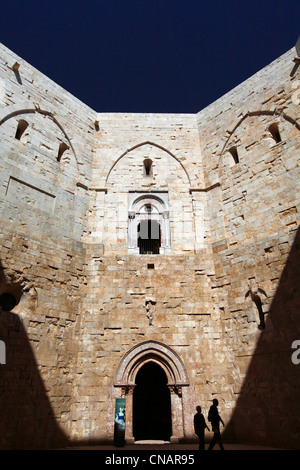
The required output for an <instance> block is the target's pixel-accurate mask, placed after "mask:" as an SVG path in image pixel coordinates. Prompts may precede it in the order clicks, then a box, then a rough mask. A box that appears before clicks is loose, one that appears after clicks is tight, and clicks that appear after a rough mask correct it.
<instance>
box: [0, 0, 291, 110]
mask: <svg viewBox="0 0 300 470" xmlns="http://www.w3.org/2000/svg"><path fill="white" fill-rule="evenodd" d="M299 18H300V1H299V0H285V1H276V0H272V1H271V0H248V1H241V0H239V1H237V0H228V1H218V0H215V1H214V0H211V1H208V0H85V1H83V0H81V1H78V0H72V1H71V0H7V1H3V2H2V5H1V17H0V40H1V42H2V43H3V44H4V45H6V46H7V47H8V48H9V49H11V50H13V51H14V52H16V53H17V54H18V55H20V56H21V57H22V58H23V59H25V60H27V61H28V62H29V63H30V64H31V65H33V66H34V67H36V68H37V69H38V70H40V71H41V72H43V73H44V74H45V75H47V76H48V77H49V78H51V79H52V80H54V81H55V82H56V83H57V84H59V85H60V86H62V87H63V88H65V89H66V90H68V91H69V92H70V93H72V94H73V95H75V96H76V97H77V98H79V99H80V100H82V101H83V102H85V103H86V104H87V105H89V106H90V107H91V108H93V109H94V110H95V111H98V112H150V113H151V112H153V113H155V112H158V113H165V112H167V113H194V112H198V111H200V110H201V109H202V108H204V107H205V106H207V105H208V104H210V103H211V102H213V101H215V100H216V99H217V98H219V97H220V96H222V95H223V94H224V93H226V92H227V91H229V90H230V89H232V88H233V87H234V86H236V85H238V84H239V83H240V82H242V81H243V80H245V79H247V78H248V77H250V76H251V75H253V74H254V73H255V72H257V71H258V70H260V69H261V68H263V67H264V66H265V65H267V64H269V63H270V62H272V61H273V60H274V59H276V58H277V57H278V56H280V55H281V54H283V53H284V52H286V51H287V50H288V49H290V48H291V47H293V46H294V45H295V43H296V41H297V39H298V37H299V35H300V27H299V25H300V21H299Z"/></svg>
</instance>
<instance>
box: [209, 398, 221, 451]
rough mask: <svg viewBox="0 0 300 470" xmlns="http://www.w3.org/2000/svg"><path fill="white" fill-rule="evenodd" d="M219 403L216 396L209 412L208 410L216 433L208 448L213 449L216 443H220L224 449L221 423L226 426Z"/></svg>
mask: <svg viewBox="0 0 300 470" xmlns="http://www.w3.org/2000/svg"><path fill="white" fill-rule="evenodd" d="M218 404H219V402H218V400H217V399H216V398H214V399H213V404H212V405H211V407H210V409H209V412H208V421H210V422H211V426H212V431H213V433H214V435H213V438H212V440H211V441H210V444H209V447H208V450H212V449H213V448H214V445H215V444H216V443H218V444H219V447H220V449H221V450H224V447H223V442H222V437H221V433H220V423H222V424H223V426H224V423H223V420H222V418H221V416H220V415H219V411H218Z"/></svg>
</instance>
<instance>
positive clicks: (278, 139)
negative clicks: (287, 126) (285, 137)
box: [269, 123, 281, 144]
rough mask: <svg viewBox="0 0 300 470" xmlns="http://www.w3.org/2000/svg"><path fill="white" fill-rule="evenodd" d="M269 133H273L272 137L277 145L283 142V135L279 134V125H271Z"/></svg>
mask: <svg viewBox="0 0 300 470" xmlns="http://www.w3.org/2000/svg"><path fill="white" fill-rule="evenodd" d="M269 131H270V132H271V135H272V137H273V139H274V140H275V142H276V144H278V143H279V142H281V135H280V132H279V128H278V124H276V123H273V124H271V125H270V127H269Z"/></svg>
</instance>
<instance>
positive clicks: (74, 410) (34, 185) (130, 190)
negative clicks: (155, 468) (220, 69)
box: [0, 45, 300, 449]
mask: <svg viewBox="0 0 300 470" xmlns="http://www.w3.org/2000/svg"><path fill="white" fill-rule="evenodd" d="M0 50H1V61H0V72H1V75H0V76H1V79H0V97H1V111H0V139H1V162H0V204H1V221H2V223H1V226H0V250H1V251H0V258H1V259H0V262H1V274H0V301H1V295H2V294H5V293H9V294H10V295H12V296H13V298H14V299H15V303H16V305H15V306H14V307H13V308H12V309H10V311H5V310H4V308H3V305H2V309H1V311H0V312H1V313H0V340H1V341H4V343H5V346H6V357H7V361H6V364H0V368H1V371H0V372H1V375H0V394H1V403H2V404H4V403H5V410H4V411H2V412H1V415H2V416H3V419H1V421H0V422H1V424H0V431H1V432H0V436H1V437H0V447H1V448H5V449H6V448H21V447H25V448H29V447H42V448H45V447H53V446H61V445H64V443H65V442H87V443H89V442H97V441H101V440H112V439H113V426H114V411H115V408H114V406H115V399H116V398H120V397H126V400H127V402H126V406H127V415H126V422H127V427H126V438H127V439H128V442H130V441H131V440H132V438H133V414H132V410H133V407H134V402H133V394H134V387H135V380H136V377H137V373H138V371H139V370H140V369H141V368H142V367H143V365H144V364H146V363H147V362H148V361H154V362H156V363H157V364H159V365H160V366H161V368H162V369H163V370H164V371H165V374H166V377H167V380H168V384H167V386H168V387H169V391H170V397H171V408H172V426H173V428H172V439H173V440H174V441H175V442H176V441H177V440H180V439H193V438H194V437H195V436H194V434H193V432H194V430H193V414H194V412H195V406H196V405H197V404H200V405H201V406H202V409H203V412H204V413H205V414H207V412H208V409H209V406H210V400H212V398H214V397H217V398H218V399H219V403H220V412H221V415H222V417H223V420H224V422H225V424H226V429H225V436H226V437H228V439H240V440H243V441H247V442H256V443H260V444H266V445H277V446H281V447H282V446H284V447H295V448H299V442H300V440H299V437H300V436H299V433H300V421H299V403H300V387H299V374H300V365H297V364H294V363H293V362H292V360H291V355H292V352H293V350H292V349H291V346H292V343H293V341H295V340H300V322H299V315H298V313H299V307H300V299H299V288H298V283H299V274H300V273H299V241H298V238H299V235H298V227H299V211H300V208H299V189H300V188H299V185H300V178H299V166H300V165H299V147H300V139H299V131H300V122H299V100H298V98H297V96H298V94H299V93H298V90H299V87H300V80H299V69H297V68H296V69H295V64H294V63H293V58H294V56H295V51H294V49H291V50H290V51H288V52H287V53H286V54H284V55H283V56H281V57H280V58H278V59H277V60H275V61H274V62H273V63H271V64H270V65H268V66H267V67H265V68H264V69H263V70H261V71H259V72H258V73H257V74H256V75H254V76H253V77H250V78H249V79H248V80H247V81H245V82H244V83H242V84H240V85H239V86H238V87H236V88H235V89H234V90H232V91H230V92H229V93H227V94H226V95H225V96H223V97H222V98H220V99H219V100H217V101H216V102H215V103H212V104H211V105H210V106H208V107H207V108H205V109H204V110H202V111H200V112H199V113H198V114H197V115H192V114H190V115H182V114H178V115H173V114H159V115H157V114H130V113H128V114H126V113H121V114H118V113H105V114H103V113H97V112H95V111H94V110H92V109H90V108H89V107H87V106H85V105H84V104H83V103H81V102H80V101H79V100H77V99H76V98H75V97H73V96H72V95H70V94H69V93H68V92H66V91H65V90H63V89H62V88H60V87H59V86H58V85H56V84H55V83H53V82H52V81H51V80H50V79H48V78H47V77H45V76H44V75H43V74H42V73H40V72H39V71H37V70H36V69H34V68H33V67H31V66H30V65H29V64H27V63H26V62H25V61H23V60H22V59H21V58H20V57H18V56H16V55H15V54H14V53H13V52H11V51H9V50H8V49H7V48H6V47H4V46H3V45H1V46H0ZM15 62H18V64H20V66H19V68H18V73H19V77H18V79H17V77H16V74H15V72H14V71H13V70H12V66H13V64H14V63H15ZM24 121H26V123H25V124H24ZM95 123H97V125H95ZM26 124H27V126H26ZM17 130H18V134H17V135H16V132H17ZM22 132H23V133H22ZM278 132H279V136H278ZM145 162H146V163H145ZM149 162H150V163H149ZM145 220H151V221H155V222H156V223H157V224H159V227H160V231H161V239H160V241H159V243H160V247H159V250H158V251H159V254H147V248H145V250H146V254H139V249H140V248H139V245H138V244H139V239H138V236H139V233H138V230H139V227H141V224H142V222H143V221H145ZM151 246H152V245H151ZM153 246H154V245H153ZM153 246H152V248H153ZM150 248H151V247H150ZM152 248H151V249H152ZM151 249H150V251H151ZM121 372H122V373H121Z"/></svg>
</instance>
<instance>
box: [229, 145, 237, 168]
mask: <svg viewBox="0 0 300 470" xmlns="http://www.w3.org/2000/svg"><path fill="white" fill-rule="evenodd" d="M228 152H229V165H230V166H233V165H236V164H237V163H239V155H238V151H237V148H236V147H235V146H234V147H231V148H230V149H229V150H228Z"/></svg>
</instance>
